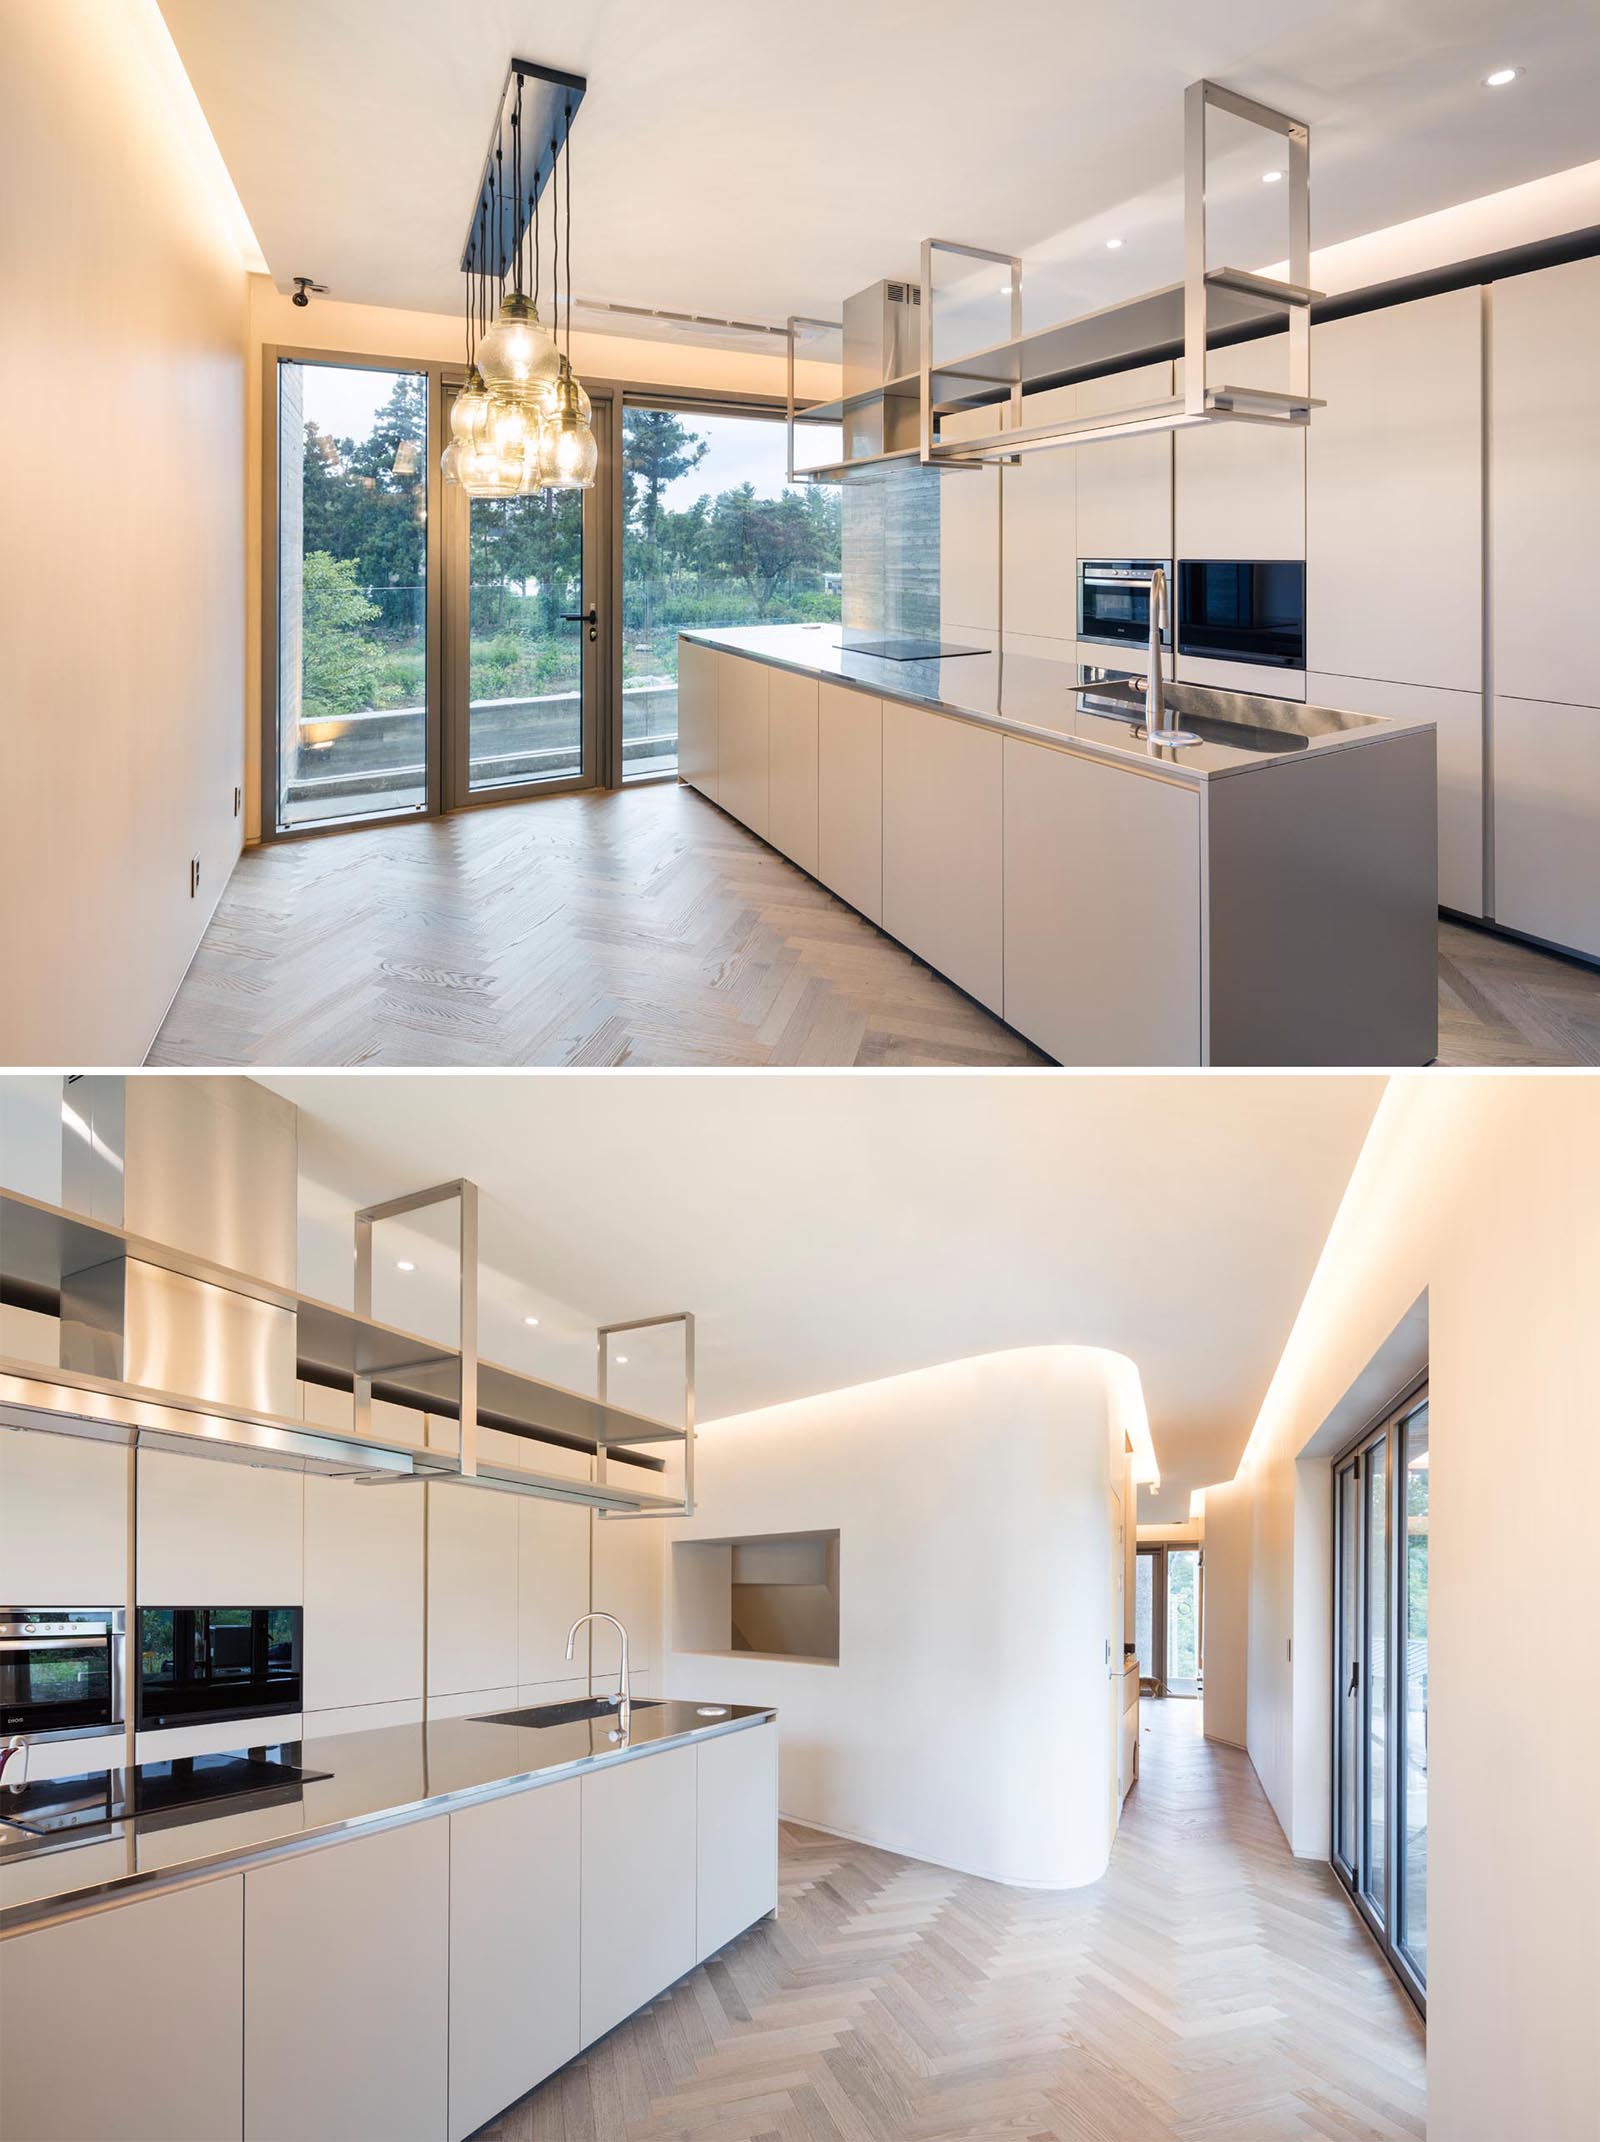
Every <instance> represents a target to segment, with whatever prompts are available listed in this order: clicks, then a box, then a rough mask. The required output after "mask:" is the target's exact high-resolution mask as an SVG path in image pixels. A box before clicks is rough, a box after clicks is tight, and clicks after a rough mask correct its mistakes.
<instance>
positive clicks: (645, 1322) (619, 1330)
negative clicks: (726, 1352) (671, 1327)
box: [594, 1309, 695, 1517]
mask: <svg viewBox="0 0 1600 2142" xmlns="http://www.w3.org/2000/svg"><path fill="white" fill-rule="evenodd" d="M668 1324H681V1325H682V1326H683V1500H682V1502H680V1503H673V1504H663V1505H662V1506H661V1507H659V1508H655V1509H647V1508H642V1507H640V1506H639V1504H638V1503H637V1502H636V1503H635V1505H634V1507H633V1508H632V1509H631V1510H627V1511H622V1512H619V1511H616V1510H608V1509H605V1508H602V1509H601V1511H600V1515H601V1516H602V1517H615V1516H619V1515H623V1516H631V1517H692V1516H693V1515H694V1441H695V1429H694V1399H695V1366H694V1312H693V1311H692V1310H689V1309H674V1310H669V1311H668V1312H667V1313H666V1314H665V1315H664V1316H639V1317H634V1318H632V1319H631V1321H629V1322H628V1323H625V1324H602V1325H601V1326H600V1328H599V1330H598V1331H597V1332H596V1333H595V1388H596V1390H597V1391H598V1392H599V1394H600V1403H601V1405H602V1406H604V1405H605V1403H606V1391H607V1385H608V1380H609V1377H610V1373H611V1341H612V1340H613V1339H615V1338H620V1337H621V1336H622V1334H623V1333H624V1332H627V1331H659V1330H661V1329H662V1328H663V1327H664V1326H665V1325H668ZM607 1455H608V1453H607V1448H606V1445H605V1444H604V1443H602V1444H601V1445H600V1447H599V1449H598V1450H597V1451H596V1453H595V1461H594V1479H595V1486H596V1487H597V1488H599V1489H604V1488H605V1486H606V1460H607Z"/></svg>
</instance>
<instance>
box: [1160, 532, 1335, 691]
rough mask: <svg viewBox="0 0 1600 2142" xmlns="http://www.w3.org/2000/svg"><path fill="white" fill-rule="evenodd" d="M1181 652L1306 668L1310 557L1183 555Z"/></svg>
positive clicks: (1180, 574)
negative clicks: (1307, 562) (1307, 594)
mask: <svg viewBox="0 0 1600 2142" xmlns="http://www.w3.org/2000/svg"><path fill="white" fill-rule="evenodd" d="M1178 652H1179V654H1180V655H1205V656H1209V657H1210V658H1211V659H1212V660H1213V661H1218V662H1259V663H1262V664H1264V665H1265V666H1267V667H1269V668H1273V669H1304V668H1305V666H1306V568H1305V561H1304V560H1303V559H1301V558H1180V559H1179V560H1178Z"/></svg>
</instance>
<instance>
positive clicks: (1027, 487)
mask: <svg viewBox="0 0 1600 2142" xmlns="http://www.w3.org/2000/svg"><path fill="white" fill-rule="evenodd" d="M1077 413H1078V390H1077V388H1076V387H1048V388H1046V389H1045V391H1044V392H1043V393H1042V394H1025V395H1024V396H1023V398H1022V422H1023V423H1024V424H1046V423H1050V422H1053V421H1054V420H1055V419H1056V418H1058V417H1072V416H1076V415H1077ZM1081 451H1083V452H1087V451H1089V449H1087V448H1085V449H1082V450H1081ZM1079 458H1080V449H1078V448H1076V447H1073V448H1065V447H1064V448H1063V449H1062V450H1061V451H1060V452H1059V453H1055V452H1051V451H1049V450H1048V449H1047V450H1045V451H1044V452H1042V453H1037V454H1024V455H1023V456H1022V457H1021V459H1020V460H1019V461H1018V462H1017V463H1016V465H1015V467H1013V468H1007V469H1002V470H1001V472H1000V496H1001V523H1002V527H1003V529H1004V533H1005V541H1004V543H1003V544H1002V546H1001V557H1002V561H1003V574H1002V586H1003V589H1004V596H1005V601H1004V609H1003V623H1004V625H1005V643H1006V647H1007V648H1008V649H1013V648H1015V649H1016V651H1017V652H1018V653H1022V654H1026V653H1029V652H1049V653H1052V654H1054V655H1055V656H1056V658H1057V660H1058V661H1063V662H1070V661H1071V660H1072V659H1073V655H1072V649H1071V646H1070V644H1063V645H1061V646H1059V647H1057V646H1054V645H1052V646H1050V647H1049V648H1048V649H1033V648H1031V647H1030V646H1028V645H1025V644H1019V643H1020V642H1021V641H1032V640H1034V639H1043V640H1045V641H1049V642H1063V643H1070V642H1071V641H1073V640H1075V639H1076V638H1077V636H1078V461H1079ZM1161 555H1162V556H1163V557H1164V556H1165V555H1166V553H1165V552H1164V551H1163V552H1162V553H1161Z"/></svg>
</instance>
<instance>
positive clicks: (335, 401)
mask: <svg viewBox="0 0 1600 2142" xmlns="http://www.w3.org/2000/svg"><path fill="white" fill-rule="evenodd" d="M304 369H305V375H306V376H305V413H306V416H307V418H308V419H309V420H310V422H312V423H313V424H315V425H317V427H318V428H319V430H322V431H324V432H331V433H332V434H333V436H334V437H335V438H339V439H362V438H365V436H366V434H367V433H368V432H369V431H370V430H371V428H372V423H373V419H374V418H375V417H376V415H377V413H378V411H379V410H380V409H381V408H382V407H383V405H384V403H385V402H386V401H387V400H388V399H389V394H390V390H391V389H392V388H393V386H394V382H395V379H396V377H397V375H396V374H395V373H394V372H374V371H368V370H366V369H365V368H357V367H355V366H345V365H328V364H309V365H307V366H306V367H305V368H304ZM684 421H685V422H686V423H687V424H688V425H689V426H690V428H691V429H692V430H693V431H695V432H697V433H698V434H699V435H700V436H701V437H702V438H703V439H705V440H706V441H707V442H708V449H709V450H708V452H707V454H706V457H705V459H704V461H702V462H701V464H700V466H699V467H698V468H697V469H693V470H691V471H690V473H689V474H688V475H687V476H680V477H679V478H678V480H677V481H676V482H675V483H671V484H668V486H667V488H666V489H665V491H663V493H662V494H661V495H662V499H663V502H664V503H665V505H666V506H667V507H668V509H669V510H670V511H672V512H674V513H681V512H683V511H684V510H685V508H686V507H689V506H692V505H693V504H694V502H695V500H696V499H697V498H699V497H701V496H702V495H705V496H709V497H711V498H715V497H716V496H717V494H718V493H719V492H721V491H733V490H737V489H738V487H739V486H740V485H741V484H743V483H753V484H754V485H755V487H756V494H757V496H758V497H760V498H776V497H778V496H779V495H780V494H781V492H782V491H783V489H784V453H785V445H784V427H783V425H782V424H781V423H773V422H772V421H771V420H770V419H768V418H765V417H735V416H689V417H686V418H685V420H684ZM835 450H836V449H835V448H833V447H831V446H830V445H829V444H828V443H827V442H826V441H824V440H823V439H822V437H821V435H820V433H819V434H817V435H815V437H814V438H812V439H807V440H805V441H804V443H803V445H802V449H801V452H802V456H809V457H810V458H811V459H813V460H821V459H822V457H823V455H824V453H827V452H831V451H835Z"/></svg>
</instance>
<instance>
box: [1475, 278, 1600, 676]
mask: <svg viewBox="0 0 1600 2142" xmlns="http://www.w3.org/2000/svg"><path fill="white" fill-rule="evenodd" d="M1489 322H1490V326H1489V339H1490V359H1489V379H1490V389H1489V395H1490V406H1489V511H1490V517H1491V523H1492V525H1491V528H1490V557H1491V565H1492V574H1491V589H1492V599H1493V603H1494V689H1495V692H1496V693H1497V694H1499V693H1502V692H1504V693H1509V694H1510V696H1511V697H1512V698H1514V699H1542V700H1552V699H1556V700H1563V701H1565V702H1566V703H1567V704H1568V705H1569V706H1583V707H1600V634H1596V632H1595V631H1594V630H1593V627H1592V623H1591V621H1590V619H1589V618H1588V617H1587V616H1583V617H1582V618H1580V620H1579V622H1578V627H1577V629H1576V630H1574V625H1573V616H1572V594H1573V585H1574V578H1575V576H1576V577H1577V578H1578V579H1579V580H1581V579H1582V578H1584V577H1585V576H1586V575H1587V573H1588V571H1589V570H1590V561H1592V560H1593V558H1594V557H1595V555H1596V553H1597V552H1600V483H1597V482H1596V481H1595V470H1596V469H1597V468H1600V363H1597V362H1596V355H1595V353H1596V351H1597V350H1600V260H1574V261H1569V262H1567V263H1566V265H1565V266H1563V267H1559V268H1542V269H1540V271H1539V272H1538V273H1537V274H1535V275H1513V276H1510V277H1508V279H1507V280H1506V281H1505V282H1500V283H1495V284H1494V285H1493V286H1492V288H1491V290H1490V293H1489Z"/></svg>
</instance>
